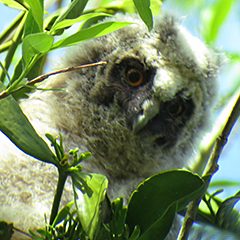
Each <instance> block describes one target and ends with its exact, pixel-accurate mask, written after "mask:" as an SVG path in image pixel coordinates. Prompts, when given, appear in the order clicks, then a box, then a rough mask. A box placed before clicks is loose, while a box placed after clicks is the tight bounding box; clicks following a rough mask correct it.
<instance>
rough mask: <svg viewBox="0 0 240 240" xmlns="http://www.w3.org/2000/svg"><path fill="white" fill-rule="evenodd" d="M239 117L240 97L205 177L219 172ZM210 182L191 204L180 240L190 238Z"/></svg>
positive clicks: (212, 155) (213, 153)
mask: <svg viewBox="0 0 240 240" xmlns="http://www.w3.org/2000/svg"><path fill="white" fill-rule="evenodd" d="M239 115H240V95H239V96H238V98H237V101H236V103H235V105H234V107H233V109H232V112H231V114H230V116H229V118H228V120H227V122H226V125H225V127H224V129H223V131H222V133H221V135H220V136H219V137H218V138H217V140H216V143H215V145H214V148H213V151H212V154H211V156H210V158H209V160H208V164H207V167H206V169H205V171H204V173H203V177H205V176H206V175H209V174H210V175H211V177H212V175H213V174H214V173H215V172H216V171H217V170H218V159H219V156H220V153H221V152H222V150H223V147H224V146H225V144H226V143H227V140H228V136H229V134H230V132H231V130H232V128H233V125H234V124H235V122H236V121H237V119H238V117H239ZM210 180H211V178H210V179H209V180H208V182H207V183H206V185H205V189H204V191H203V192H202V194H201V196H199V197H198V198H197V199H196V200H194V201H193V202H191V203H190V204H189V206H188V210H187V213H186V215H185V217H184V220H183V225H182V228H181V231H180V233H179V235H178V240H186V239H187V238H188V236H189V232H190V229H191V227H192V224H193V222H194V219H195V216H196V213H197V210H198V206H199V203H200V201H201V199H202V197H203V195H204V193H205V191H206V190H207V188H208V185H209V183H210Z"/></svg>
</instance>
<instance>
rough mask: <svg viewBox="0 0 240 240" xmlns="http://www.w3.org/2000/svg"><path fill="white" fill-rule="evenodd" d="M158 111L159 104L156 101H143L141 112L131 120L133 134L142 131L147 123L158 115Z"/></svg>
mask: <svg viewBox="0 0 240 240" xmlns="http://www.w3.org/2000/svg"><path fill="white" fill-rule="evenodd" d="M159 110H160V103H159V101H158V100H157V99H153V100H148V99H147V100H145V101H144V102H143V104H142V108H141V110H140V111H139V112H138V113H137V114H136V115H135V117H134V119H133V132H134V133H137V132H139V131H140V130H141V129H143V128H144V127H145V126H146V125H147V123H148V122H149V121H150V120H151V119H152V118H153V117H155V116H156V115H157V114H158V113H159Z"/></svg>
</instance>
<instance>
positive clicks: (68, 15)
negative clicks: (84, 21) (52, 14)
mask: <svg viewBox="0 0 240 240" xmlns="http://www.w3.org/2000/svg"><path fill="white" fill-rule="evenodd" d="M87 2H88V0H73V1H72V2H71V3H70V4H69V6H68V7H66V8H65V9H64V10H63V11H62V13H61V14H60V15H59V16H58V18H57V19H56V21H55V23H54V24H53V28H54V27H55V25H56V24H58V23H59V22H61V21H62V20H64V19H72V18H76V17H79V16H80V15H81V13H82V11H83V9H84V8H85V6H86V4H87Z"/></svg>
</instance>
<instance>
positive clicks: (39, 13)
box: [25, 0, 43, 32]
mask: <svg viewBox="0 0 240 240" xmlns="http://www.w3.org/2000/svg"><path fill="white" fill-rule="evenodd" d="M25 1H26V2H27V3H28V5H29V7H30V9H31V14H32V16H33V19H34V21H35V22H36V24H37V25H38V29H39V30H40V32H42V31H43V0H34V1H33V0H25Z"/></svg>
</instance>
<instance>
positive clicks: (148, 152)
mask: <svg viewBox="0 0 240 240" xmlns="http://www.w3.org/2000/svg"><path fill="white" fill-rule="evenodd" d="M110 20H112V19H107V20H105V21H110ZM117 20H119V21H130V22H134V23H135V24H132V25H130V26H128V27H125V28H123V29H121V30H118V31H116V32H114V33H111V34H108V35H107V36H104V37H100V38H97V39H94V40H91V41H89V42H87V43H85V44H82V45H80V46H78V47H77V48H76V47H75V48H74V50H73V51H72V54H68V57H67V59H66V61H65V62H66V64H65V66H66V65H67V66H77V65H81V64H84V63H89V62H96V61H102V60H103V61H106V62H107V64H106V65H103V66H99V67H98V68H97V69H96V68H91V69H85V70H82V71H80V72H75V73H69V74H68V75H64V77H62V79H61V78H60V79H59V78H57V79H55V80H54V81H53V82H52V83H51V84H52V86H53V87H59V84H60V86H61V84H62V86H63V87H65V88H66V89H67V92H66V93H62V94H59V93H58V96H59V97H58V99H57V100H56V101H57V102H58V105H59V103H62V104H61V105H59V106H61V108H59V109H57V114H55V118H56V115H59V113H60V112H61V111H62V112H63V111H64V114H61V118H59V119H56V122H57V124H58V126H59V128H60V129H64V128H65V130H66V132H70V133H71V134H72V135H74V134H75V135H76V138H77V137H79V136H80V140H79V141H80V142H81V141H82V142H81V144H85V146H86V148H87V149H88V150H90V151H91V152H92V154H93V156H94V157H95V158H96V162H95V163H96V165H97V169H104V170H103V171H102V170H101V171H100V172H101V173H102V172H103V173H104V174H106V175H107V176H109V175H110V176H114V177H115V178H122V177H124V176H125V177H126V176H129V175H131V174H132V175H134V176H136V175H140V176H144V177H146V176H149V175H150V174H153V173H155V172H157V171H161V170H165V169H169V168H181V167H182V166H183V165H184V161H186V159H187V158H188V157H189V155H191V154H192V152H193V148H194V144H195V142H196V138H197V136H199V135H200V133H201V131H202V130H203V129H204V128H205V127H206V125H207V122H208V121H207V120H208V118H209V112H210V106H211V104H212V102H213V99H214V96H215V92H216V74H217V71H218V68H219V65H220V62H221V60H220V57H219V55H217V54H215V53H214V52H213V51H211V50H209V49H208V48H207V47H206V46H205V45H204V44H203V43H202V42H201V41H200V40H199V39H197V38H195V37H193V36H192V35H191V34H190V33H188V32H187V31H186V30H185V28H183V27H182V26H181V25H180V24H179V23H178V22H177V21H176V20H175V19H174V18H173V17H172V16H168V15H164V14H162V15H161V16H159V17H157V18H156V19H155V26H154V29H153V30H152V31H151V32H148V30H147V28H146V26H145V25H144V23H142V22H141V20H140V19H139V18H138V17H137V16H130V15H126V16H123V15H117ZM54 109H55V110H56V104H55V105H54ZM53 112H54V111H53ZM63 115H66V116H67V117H66V118H64V117H63ZM76 129H77V130H76ZM83 139H85V140H84V141H83ZM146 166H147V167H146ZM110 172H111V173H110Z"/></svg>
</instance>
